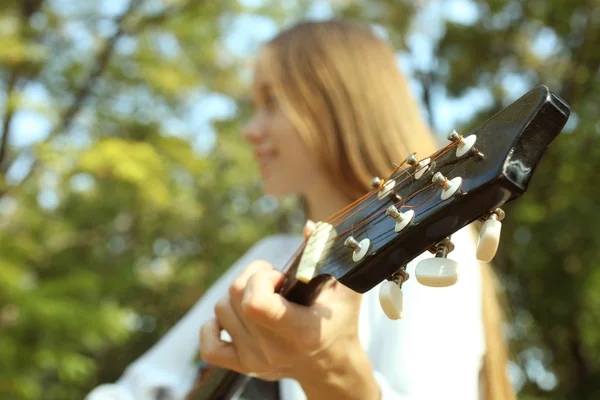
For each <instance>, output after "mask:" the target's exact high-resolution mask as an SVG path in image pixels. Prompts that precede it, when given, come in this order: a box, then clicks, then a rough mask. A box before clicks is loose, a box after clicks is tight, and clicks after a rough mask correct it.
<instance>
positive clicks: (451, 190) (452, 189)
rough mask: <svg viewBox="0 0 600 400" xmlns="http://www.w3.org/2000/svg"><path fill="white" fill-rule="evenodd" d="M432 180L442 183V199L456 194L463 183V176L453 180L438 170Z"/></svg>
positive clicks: (438, 183)
mask: <svg viewBox="0 0 600 400" xmlns="http://www.w3.org/2000/svg"><path fill="white" fill-rule="evenodd" d="M431 182H433V183H435V184H437V185H440V186H441V187H442V194H441V198H442V200H447V199H449V198H450V197H452V196H454V194H455V193H456V192H457V191H458V189H460V185H462V178H461V177H460V176H457V177H456V178H454V179H452V180H448V178H446V177H445V176H444V175H442V173H441V172H436V173H435V175H433V178H432V179H431Z"/></svg>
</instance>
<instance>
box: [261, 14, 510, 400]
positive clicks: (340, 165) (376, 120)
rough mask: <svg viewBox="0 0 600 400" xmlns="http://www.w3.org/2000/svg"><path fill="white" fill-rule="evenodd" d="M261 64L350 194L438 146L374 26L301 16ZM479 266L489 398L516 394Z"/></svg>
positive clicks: (494, 301)
mask: <svg viewBox="0 0 600 400" xmlns="http://www.w3.org/2000/svg"><path fill="white" fill-rule="evenodd" d="M260 62H261V63H262V66H261V69H263V70H264V69H266V70H267V71H268V73H269V81H270V82H271V85H272V87H271V90H272V91H273V93H274V94H275V97H276V98H277V99H278V100H279V102H280V104H281V106H282V107H283V110H284V112H285V113H286V115H287V117H288V118H290V120H291V122H292V123H293V124H294V126H295V127H296V129H297V130H298V132H299V134H300V135H301V137H302V139H303V141H304V142H305V144H306V146H307V147H308V149H309V151H310V153H311V154H313V155H314V156H315V157H316V161H317V162H318V163H320V164H321V167H322V168H323V170H324V171H327V173H328V174H330V178H331V181H332V182H337V183H338V185H339V189H340V190H342V191H343V192H344V194H345V195H347V196H348V198H350V199H352V200H354V199H357V198H359V197H360V196H362V195H363V194H364V193H365V192H366V191H368V190H370V182H371V180H372V178H373V177H374V176H379V177H386V176H388V175H389V173H390V172H391V166H392V163H400V162H402V160H403V159H404V158H405V157H406V156H407V155H408V154H409V152H416V153H417V155H420V157H421V158H423V157H425V156H426V155H429V154H431V153H433V152H434V151H435V150H436V148H437V146H436V140H435V139H434V136H433V135H432V134H431V133H430V131H429V129H428V127H427V125H426V124H425V122H424V121H423V119H422V117H421V115H420V112H419V107H418V104H417V102H416V101H415V99H414V98H413V97H412V96H411V94H410V88H409V86H408V82H407V81H406V79H405V78H404V76H403V75H402V74H401V73H400V71H399V69H398V67H397V63H396V55H395V53H394V51H393V49H392V48H391V47H390V46H388V45H387V44H386V43H385V42H384V41H383V40H381V39H379V38H378V37H377V36H376V35H375V34H374V32H373V31H372V30H371V28H370V27H368V26H364V25H360V24H356V23H353V22H349V21H342V20H330V21H321V22H303V23H300V24H298V25H295V26H294V27H292V28H290V29H288V30H285V31H283V32H281V33H280V34H279V35H277V36H276V37H275V38H274V39H273V40H271V41H270V42H268V43H267V44H266V45H265V46H264V48H263V52H262V55H261V57H260ZM481 270H482V292H483V294H482V303H483V320H484V327H485V338H486V355H485V358H484V366H483V369H482V376H483V378H484V379H483V384H484V388H485V389H484V393H485V398H486V399H488V400H496V399H512V398H515V395H514V391H513V389H512V386H511V384H510V381H509V380H508V377H507V373H506V369H507V353H506V348H505V344H504V341H503V338H502V334H501V324H502V312H501V307H500V305H499V301H498V297H497V295H496V289H495V280H494V276H493V273H492V271H491V269H490V267H489V266H488V265H487V264H482V265H481Z"/></svg>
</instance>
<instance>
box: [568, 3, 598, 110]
mask: <svg viewBox="0 0 600 400" xmlns="http://www.w3.org/2000/svg"><path fill="white" fill-rule="evenodd" d="M584 7H585V13H584V15H585V24H584V26H583V28H582V29H581V35H582V36H583V39H582V42H581V45H580V46H579V48H577V49H574V53H575V54H574V55H573V67H572V68H569V70H568V71H567V74H568V76H566V77H565V79H564V81H565V82H567V84H566V86H565V89H564V91H563V93H562V97H563V99H564V100H565V101H566V102H567V103H568V104H573V102H575V101H577V97H578V96H579V94H580V93H581V89H582V87H584V86H586V87H587V85H588V82H587V81H586V82H577V80H576V79H574V77H573V76H572V74H573V72H574V71H575V72H576V71H577V70H578V69H579V67H580V66H581V65H583V64H585V63H586V62H589V63H590V64H591V65H590V70H591V72H592V73H595V72H596V71H597V70H598V67H600V55H599V54H598V52H597V50H596V35H597V28H596V25H595V24H594V21H593V20H592V14H593V11H594V8H595V5H594V2H593V1H589V0H588V1H587V2H586V3H585V6H584Z"/></svg>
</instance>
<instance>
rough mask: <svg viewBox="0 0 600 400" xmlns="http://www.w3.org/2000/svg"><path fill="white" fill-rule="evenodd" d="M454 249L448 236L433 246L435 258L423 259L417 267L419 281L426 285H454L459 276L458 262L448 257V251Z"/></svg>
mask: <svg viewBox="0 0 600 400" xmlns="http://www.w3.org/2000/svg"><path fill="white" fill-rule="evenodd" d="M452 250H454V244H453V243H452V242H451V241H450V238H446V239H444V240H442V241H441V242H439V243H438V244H436V245H435V246H434V248H433V251H434V252H435V258H429V259H426V260H422V261H420V262H419V263H418V264H417V267H416V268H415V276H416V277H417V281H418V282H419V283H420V284H422V285H425V286H432V287H445V286H452V285H454V284H455V283H456V282H457V281H458V278H459V275H460V274H459V268H458V263H457V262H456V261H454V260H451V259H449V258H447V256H448V253H450V252H451V251H452Z"/></svg>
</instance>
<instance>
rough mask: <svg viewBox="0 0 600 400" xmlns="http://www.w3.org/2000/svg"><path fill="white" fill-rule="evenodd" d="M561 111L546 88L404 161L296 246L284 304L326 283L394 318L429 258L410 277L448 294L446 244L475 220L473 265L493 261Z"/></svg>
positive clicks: (195, 397) (210, 378)
mask: <svg viewBox="0 0 600 400" xmlns="http://www.w3.org/2000/svg"><path fill="white" fill-rule="evenodd" d="M569 113H570V109H569V106H568V105H567V104H566V103H565V102H564V101H563V100H562V99H561V98H560V97H558V96H557V95H556V94H554V93H552V92H551V91H550V90H549V89H548V88H547V87H546V86H539V87H536V88H535V89H533V90H531V91H530V92H528V93H527V94H525V95H524V96H522V97H521V98H519V99H518V100H516V101H515V102H514V103H512V104H511V105H509V106H508V107H507V108H505V109H504V110H502V111H500V112H499V113H497V114H496V115H494V116H493V117H491V118H490V119H488V120H487V121H485V122H484V123H482V124H481V125H479V126H478V127H477V128H475V129H474V130H473V131H472V132H470V133H469V134H467V135H464V136H462V135H459V134H458V133H456V132H452V133H451V134H450V135H449V136H448V140H449V143H448V145H447V146H445V147H444V148H442V149H440V150H438V151H437V152H435V153H434V154H432V155H430V156H428V157H426V158H423V159H418V158H417V156H416V154H411V155H409V156H408V157H407V158H406V160H404V161H403V162H402V163H401V164H399V165H396V167H395V169H393V171H392V173H391V174H390V176H389V177H387V178H386V179H381V178H377V177H376V178H374V179H373V182H372V186H373V189H372V190H371V191H369V193H367V194H365V195H364V196H363V197H362V198H360V199H359V200H357V201H356V202H354V203H353V204H351V205H350V206H349V207H347V208H345V209H344V210H341V211H339V212H338V213H336V214H335V215H332V216H331V217H330V218H328V219H327V220H326V221H322V222H319V223H317V226H316V229H315V230H314V231H313V232H312V234H311V235H310V236H309V237H308V238H307V239H306V240H305V241H304V243H303V244H302V245H301V247H300V248H299V249H298V251H297V252H296V253H295V256H294V257H292V259H291V260H290V261H289V263H288V265H287V267H286V269H285V271H286V279H285V280H284V283H283V285H282V287H281V289H280V293H281V295H282V296H284V297H285V298H287V299H289V300H291V301H294V302H296V303H299V304H304V305H310V304H312V303H313V301H314V299H315V298H316V296H317V295H318V294H319V290H320V287H321V285H322V284H323V283H324V282H325V281H326V280H327V279H329V278H330V277H333V278H335V279H337V280H338V281H339V282H341V283H342V284H344V285H346V286H347V287H349V288H350V289H352V290H354V291H356V292H359V293H365V292H367V291H369V290H371V289H372V288H373V287H375V286H377V285H378V284H380V283H382V282H383V284H382V285H381V286H380V292H379V299H380V303H381V306H382V308H383V311H384V312H385V314H386V315H387V316H388V317H389V318H392V319H399V318H401V317H402V290H401V287H402V284H403V283H404V282H405V281H406V280H407V279H408V274H407V273H406V265H407V264H408V263H409V262H410V261H411V260H413V259H414V258H416V257H417V256H419V255H420V254H422V253H423V252H425V251H427V250H429V251H430V252H431V253H433V254H434V257H432V258H430V259H426V260H423V261H421V262H420V263H419V264H418V265H417V266H416V268H415V278H416V280H417V281H418V282H419V283H421V284H423V285H427V286H435V287H443V286H450V285H452V284H454V283H455V282H457V280H458V278H459V270H458V265H457V263H456V262H455V261H453V260H451V259H448V258H447V255H448V253H450V252H451V251H452V249H453V247H454V246H453V244H452V241H451V235H452V234H453V233H454V232H456V231H458V230H460V229H461V228H463V227H464V226H466V225H467V224H470V223H472V222H474V221H477V220H482V221H484V222H483V225H482V228H481V231H480V237H479V241H478V247H477V258H478V259H480V260H482V261H487V262H489V261H491V260H492V258H493V257H494V255H495V253H496V250H497V248H498V243H499V240H500V231H501V222H500V221H501V220H502V219H503V218H504V212H503V211H502V209H501V207H502V206H503V205H504V204H506V203H508V202H510V201H513V200H515V199H516V198H518V197H519V196H521V195H522V194H523V193H525V191H526V190H527V186H528V184H529V181H530V180H531V177H532V175H533V173H534V170H535V168H536V166H537V165H538V163H539V162H540V159H541V158H542V156H543V155H544V153H545V152H546V150H547V148H548V146H549V144H550V143H551V142H552V140H553V139H554V138H555V137H556V136H557V135H558V134H559V133H560V131H561V130H562V128H563V127H564V125H565V123H566V122H567V119H568V118H569ZM198 375H199V376H198V380H197V382H196V385H195V386H194V388H193V390H192V391H191V392H190V393H189V395H188V396H187V400H208V399H210V400H227V399H231V398H232V397H234V396H235V395H237V394H238V393H240V392H241V391H242V390H243V388H244V385H245V384H246V383H247V382H248V381H249V379H250V377H247V376H244V375H241V374H238V373H236V372H233V371H229V370H226V369H223V368H217V367H214V366H209V365H204V366H203V367H202V368H201V371H200V372H199V374H198Z"/></svg>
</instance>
